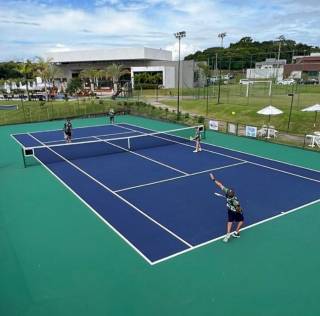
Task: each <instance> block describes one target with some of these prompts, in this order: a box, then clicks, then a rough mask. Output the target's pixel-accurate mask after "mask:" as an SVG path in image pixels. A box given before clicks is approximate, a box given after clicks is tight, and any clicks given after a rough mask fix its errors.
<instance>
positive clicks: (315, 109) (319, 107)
mask: <svg viewBox="0 0 320 316" xmlns="http://www.w3.org/2000/svg"><path fill="white" fill-rule="evenodd" d="M301 111H303V112H315V116H314V123H313V127H316V122H317V115H318V112H320V104H315V105H311V106H308V107H307V108H305V109H302V110H301Z"/></svg>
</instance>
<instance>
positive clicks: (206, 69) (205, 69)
mask: <svg viewBox="0 0 320 316" xmlns="http://www.w3.org/2000/svg"><path fill="white" fill-rule="evenodd" d="M198 67H199V68H200V72H201V74H202V75H203V76H204V77H205V78H206V79H207V81H208V78H210V77H211V69H210V67H209V65H208V64H206V63H203V62H202V63H199V64H198Z"/></svg>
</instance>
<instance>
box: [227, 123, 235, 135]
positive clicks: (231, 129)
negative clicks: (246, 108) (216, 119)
mask: <svg viewBox="0 0 320 316" xmlns="http://www.w3.org/2000/svg"><path fill="white" fill-rule="evenodd" d="M228 132H229V133H230V134H237V125H236V124H233V123H228Z"/></svg>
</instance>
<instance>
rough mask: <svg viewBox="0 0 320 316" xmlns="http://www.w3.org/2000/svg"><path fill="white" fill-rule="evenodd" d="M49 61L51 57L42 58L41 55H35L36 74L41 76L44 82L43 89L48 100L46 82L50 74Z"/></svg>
mask: <svg viewBox="0 0 320 316" xmlns="http://www.w3.org/2000/svg"><path fill="white" fill-rule="evenodd" d="M51 62H52V58H48V59H44V58H42V57H36V64H35V69H36V72H37V73H38V75H39V76H40V77H41V79H42V81H43V83H44V91H45V94H46V100H48V90H47V83H48V82H49V80H50V76H51V75H52V73H51V72H50V71H51V66H50V65H51Z"/></svg>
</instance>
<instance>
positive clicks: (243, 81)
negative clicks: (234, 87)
mask: <svg viewBox="0 0 320 316" xmlns="http://www.w3.org/2000/svg"><path fill="white" fill-rule="evenodd" d="M239 83H240V84H253V81H252V80H249V79H240V81H239Z"/></svg>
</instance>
